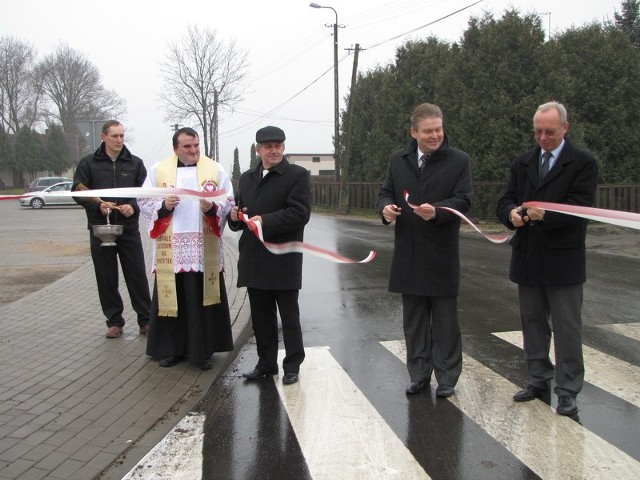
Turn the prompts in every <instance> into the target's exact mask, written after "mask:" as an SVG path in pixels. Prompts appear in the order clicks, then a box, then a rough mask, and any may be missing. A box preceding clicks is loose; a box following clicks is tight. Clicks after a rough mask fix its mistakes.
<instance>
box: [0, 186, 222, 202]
mask: <svg viewBox="0 0 640 480" xmlns="http://www.w3.org/2000/svg"><path fill="white" fill-rule="evenodd" d="M37 194H38V192H29V193H24V194H21V195H4V196H0V200H15V199H19V198H22V197H33V196H34V195H37ZM47 195H51V196H54V195H55V196H59V197H88V198H93V197H106V198H165V197H168V196H169V195H179V196H180V197H181V198H193V199H196V200H197V199H200V198H206V199H207V200H211V201H214V200H218V199H222V198H225V199H226V197H227V192H226V191H225V190H224V189H220V190H215V191H213V192H198V191H196V190H189V189H186V188H167V187H144V188H143V187H123V188H99V189H96V190H77V191H73V192H72V191H62V192H47Z"/></svg>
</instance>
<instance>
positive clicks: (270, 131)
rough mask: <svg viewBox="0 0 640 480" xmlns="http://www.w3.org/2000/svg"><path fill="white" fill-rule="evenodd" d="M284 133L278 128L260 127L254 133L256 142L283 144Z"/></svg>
mask: <svg viewBox="0 0 640 480" xmlns="http://www.w3.org/2000/svg"><path fill="white" fill-rule="evenodd" d="M284 140H285V136H284V132H283V131H282V130H281V129H280V128H278V127H271V126H269V127H262V128H261V129H260V130H258V131H257V132H256V142H257V143H266V142H284Z"/></svg>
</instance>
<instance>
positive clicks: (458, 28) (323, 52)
mask: <svg viewBox="0 0 640 480" xmlns="http://www.w3.org/2000/svg"><path fill="white" fill-rule="evenodd" d="M476 1H477V0H343V1H339V0H331V1H330V2H327V3H324V2H319V1H317V2H316V3H319V4H320V5H326V6H331V7H333V8H334V9H335V10H336V11H337V13H338V24H339V25H340V26H341V27H344V28H340V30H339V32H338V43H339V53H338V57H339V59H342V60H341V63H340V67H339V89H340V97H341V108H344V101H342V98H344V95H345V94H346V93H347V92H348V87H349V83H350V80H351V70H352V67H353V56H352V55H348V51H347V50H346V49H349V48H353V47H354V46H355V44H356V43H359V44H360V47H361V48H362V49H363V51H361V53H360V58H359V71H360V72H364V71H366V70H368V69H371V68H373V67H375V66H377V65H386V64H388V63H390V62H392V61H393V58H394V54H395V49H396V47H398V46H399V45H401V44H402V43H404V42H406V41H407V40H409V39H414V40H415V39H418V38H424V37H427V36H429V35H435V36H436V37H438V38H440V39H441V40H445V41H458V40H459V39H460V37H461V35H462V33H463V32H464V30H465V29H466V27H467V23H468V20H469V18H470V17H471V16H476V17H479V16H482V14H483V12H491V13H493V14H494V17H495V18H499V17H500V16H501V15H502V13H503V12H504V10H505V9H506V8H509V7H514V8H517V9H518V10H519V11H520V12H521V13H538V14H541V16H542V18H543V26H544V27H545V29H546V30H547V29H548V28H549V25H550V26H551V32H552V33H554V32H558V31H563V30H565V29H567V28H569V27H570V26H572V25H573V26H582V25H584V24H585V23H589V22H591V21H603V20H611V21H613V14H614V12H615V11H620V4H621V0H537V1H529V0H512V1H509V0H506V1H502V0H484V1H480V2H479V3H477V4H476V5H474V6H471V7H470V8H467V9H465V10H463V11H462V12H460V13H457V14H455V15H453V16H451V17H449V18H446V19H444V20H441V21H438V22H436V23H435V24H433V25H431V26H427V27H424V28H421V29H419V30H417V31H415V32H413V33H409V34H406V35H403V34H405V33H407V32H411V31H413V30H415V29H417V28H418V27H421V26H423V25H426V24H428V23H430V22H434V21H436V20H438V19H439V18H442V17H444V16H446V15H449V14H451V13H453V12H455V11H457V10H460V9H463V8H465V7H467V6H469V5H472V4H473V3H475V2H476ZM309 3H310V2H309V1H306V0H271V1H264V0H244V1H234V0H224V1H215V0H209V1H201V0H190V1H186V2H184V3H182V2H175V1H167V0H127V1H122V0H107V1H104V2H96V1H93V0H58V1H52V0H22V1H16V0H0V35H1V36H6V35H10V36H14V37H17V38H19V39H21V40H24V41H28V42H29V43H31V45H32V46H33V47H35V48H36V50H37V51H38V54H39V58H42V56H44V55H46V54H49V53H51V52H52V51H53V50H54V49H55V46H56V45H57V43H58V42H64V43H66V44H68V45H69V46H70V47H72V48H74V49H76V50H79V51H81V52H83V53H85V54H86V55H87V57H88V58H89V59H90V60H91V62H92V63H93V64H94V65H95V66H96V67H97V68H98V69H99V70H100V73H101V75H102V81H103V84H104V86H105V87H106V88H107V89H109V90H115V91H116V92H117V93H118V94H119V95H120V96H121V97H123V98H124V99H125V100H126V103H127V112H128V113H127V116H126V118H125V119H123V123H124V124H125V127H126V130H127V132H128V133H129V134H130V135H131V136H130V139H129V141H128V142H127V144H128V146H129V147H130V149H131V150H132V151H133V153H135V154H136V155H138V156H140V157H142V158H143V159H144V161H145V162H146V163H147V164H148V165H151V164H152V163H154V162H156V161H158V160H161V159H163V158H166V157H168V156H169V155H170V154H172V149H171V141H170V139H171V135H172V128H171V126H170V125H172V124H174V123H180V124H184V123H185V122H184V121H179V119H166V118H165V113H164V111H163V110H162V109H161V108H160V106H159V101H158V98H157V95H158V92H159V91H160V88H161V81H160V78H159V63H160V61H161V60H162V59H163V58H164V55H165V51H166V45H167V42H168V41H171V40H176V39H179V38H181V36H182V35H183V34H184V32H185V29H186V26H187V25H198V26H199V27H207V28H210V29H214V30H216V32H217V35H218V38H219V39H220V40H223V41H229V40H232V39H235V41H236V45H237V47H239V48H241V49H243V50H245V51H247V52H248V63H249V69H248V72H249V75H248V78H247V93H246V95H245V99H244V101H243V102H242V103H241V104H239V105H238V106H237V107H236V109H235V112H233V113H230V112H227V113H224V114H223V116H222V117H221V119H220V161H221V163H222V164H223V166H224V167H225V168H226V169H227V170H229V171H230V170H231V166H232V163H233V150H234V148H236V147H238V149H239V153H240V165H241V168H242V170H245V169H246V168H247V167H248V165H249V153H250V148H251V143H252V142H253V141H254V140H255V131H256V130H257V129H258V128H260V127H263V126H265V125H277V126H279V127H281V128H282V129H283V130H284V131H285V133H286V135H287V142H286V148H287V153H316V154H317V153H332V152H333V144H332V135H333V105H334V101H333V69H332V67H333V39H332V32H333V30H332V27H331V25H332V24H333V23H335V14H334V12H333V11H332V10H330V9H315V8H310V7H309ZM394 37H398V38H396V39H393V38H394ZM343 57H344V58H343ZM325 72H326V73H325ZM323 74H324V75H323ZM424 100H425V101H428V100H429V99H427V98H425V99H424ZM406 113H407V117H408V115H409V114H410V112H406ZM445 114H446V112H445ZM187 126H192V125H187ZM389 153H390V152H383V153H382V154H383V155H385V156H386V155H388V154H389Z"/></svg>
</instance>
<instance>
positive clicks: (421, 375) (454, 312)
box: [402, 295, 462, 387]
mask: <svg viewBox="0 0 640 480" xmlns="http://www.w3.org/2000/svg"><path fill="white" fill-rule="evenodd" d="M402 319H403V327H404V338H405V342H406V344H407V369H408V370H409V376H410V377H411V381H414V382H415V381H419V380H429V379H430V378H431V372H432V371H433V372H435V377H436V380H437V382H438V384H439V385H449V386H451V387H454V386H455V385H456V383H457V382H458V378H459V377H460V374H461V373H462V339H461V335H460V326H459V325H458V297H423V296H415V295H402Z"/></svg>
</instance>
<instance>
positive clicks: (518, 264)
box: [496, 138, 598, 286]
mask: <svg viewBox="0 0 640 480" xmlns="http://www.w3.org/2000/svg"><path fill="white" fill-rule="evenodd" d="M540 155H541V150H540V147H538V146H536V147H534V148H532V149H531V150H529V151H528V152H526V153H524V154H522V155H521V156H519V157H517V158H516V159H515V160H513V162H512V163H511V170H510V175H509V180H508V182H507V186H506V189H505V192H504V194H503V195H502V196H501V197H500V199H499V200H498V205H497V209H496V213H497V216H498V219H499V220H500V222H502V223H503V224H504V225H505V226H506V227H508V228H510V229H512V230H513V229H515V227H514V226H513V223H511V221H510V220H509V212H510V211H511V210H512V209H513V208H516V207H518V206H520V205H521V204H522V203H524V202H528V201H532V200H537V201H540V202H552V203H562V204H568V205H580V206H584V207H591V206H593V202H594V199H595V194H596V187H597V183H598V165H597V163H596V160H595V158H594V157H593V155H591V153H589V152H588V151H586V150H582V149H579V148H577V147H576V146H574V145H573V144H572V143H571V142H570V141H569V139H567V138H565V144H564V146H563V147H562V150H561V151H560V155H559V156H558V158H557V160H556V163H555V165H554V166H553V168H551V170H549V173H548V174H547V175H546V176H545V177H544V179H543V180H542V181H540V180H539V179H538V176H539V168H540V162H539V159H540ZM586 229H587V221H586V220H585V219H582V218H579V217H576V216H572V215H566V214H563V213H555V212H550V211H548V210H547V211H545V214H544V220H542V221H534V222H528V223H526V224H525V225H524V226H523V227H520V228H517V229H515V235H514V236H513V238H512V239H511V241H510V245H511V247H512V255H511V265H510V268H509V278H510V280H511V281H513V282H515V283H518V284H522V285H529V286H544V285H572V284H577V283H583V282H584V281H585V280H586V266H585V264H586V261H585V236H586Z"/></svg>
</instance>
